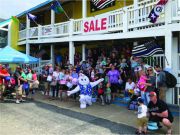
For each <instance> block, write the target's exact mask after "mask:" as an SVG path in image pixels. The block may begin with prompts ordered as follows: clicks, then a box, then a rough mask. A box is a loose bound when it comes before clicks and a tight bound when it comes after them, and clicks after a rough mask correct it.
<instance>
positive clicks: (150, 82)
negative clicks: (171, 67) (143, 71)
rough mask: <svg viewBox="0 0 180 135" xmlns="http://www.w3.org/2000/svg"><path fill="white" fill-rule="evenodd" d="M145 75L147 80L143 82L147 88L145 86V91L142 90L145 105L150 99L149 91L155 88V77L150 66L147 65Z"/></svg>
mask: <svg viewBox="0 0 180 135" xmlns="http://www.w3.org/2000/svg"><path fill="white" fill-rule="evenodd" d="M147 77H148V80H147V81H146V83H145V85H146V86H147V88H146V91H145V92H144V96H143V97H142V98H143V99H144V101H145V104H146V105H147V104H148V103H149V101H150V98H149V93H150V92H152V91H154V90H155V84H156V77H155V75H154V72H153V68H152V67H149V68H148V69H147ZM141 95H142V94H141Z"/></svg>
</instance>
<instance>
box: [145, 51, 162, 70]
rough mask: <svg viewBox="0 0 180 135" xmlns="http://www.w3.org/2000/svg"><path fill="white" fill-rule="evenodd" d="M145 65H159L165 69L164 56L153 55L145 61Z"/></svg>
mask: <svg viewBox="0 0 180 135" xmlns="http://www.w3.org/2000/svg"><path fill="white" fill-rule="evenodd" d="M146 63H147V64H148V65H150V66H152V67H154V66H155V65H159V66H160V67H162V68H164V67H165V57H164V54H158V55H153V56H152V57H149V58H147V59H146Z"/></svg>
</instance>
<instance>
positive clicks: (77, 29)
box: [73, 19, 83, 34]
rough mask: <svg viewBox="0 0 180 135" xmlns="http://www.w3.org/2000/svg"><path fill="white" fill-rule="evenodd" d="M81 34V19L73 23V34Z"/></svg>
mask: <svg viewBox="0 0 180 135" xmlns="http://www.w3.org/2000/svg"><path fill="white" fill-rule="evenodd" d="M80 33H83V19H76V20H74V21H73V34H80Z"/></svg>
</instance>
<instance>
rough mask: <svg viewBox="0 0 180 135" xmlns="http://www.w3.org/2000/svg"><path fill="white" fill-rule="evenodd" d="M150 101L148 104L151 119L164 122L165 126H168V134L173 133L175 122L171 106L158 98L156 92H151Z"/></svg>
mask: <svg viewBox="0 0 180 135" xmlns="http://www.w3.org/2000/svg"><path fill="white" fill-rule="evenodd" d="M149 96H150V102H149V104H148V110H149V114H150V116H149V121H154V122H162V123H163V125H164V126H166V127H167V129H168V130H167V134H171V133H172V122H173V116H172V114H171V112H170V111H169V108H168V106H167V104H166V103H165V102H164V101H162V100H160V99H157V95H156V93H155V92H150V93H149Z"/></svg>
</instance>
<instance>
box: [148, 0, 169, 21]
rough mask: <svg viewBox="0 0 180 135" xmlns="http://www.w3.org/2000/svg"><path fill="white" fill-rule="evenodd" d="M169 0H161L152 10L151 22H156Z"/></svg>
mask: <svg viewBox="0 0 180 135" xmlns="http://www.w3.org/2000/svg"><path fill="white" fill-rule="evenodd" d="M167 2H168V0H160V1H159V2H158V3H157V4H156V5H155V7H154V8H153V9H152V10H151V12H150V14H149V16H148V18H149V19H150V22H151V23H156V21H157V19H158V17H159V16H160V14H161V12H162V11H163V10H164V7H165V5H166V3H167Z"/></svg>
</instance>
